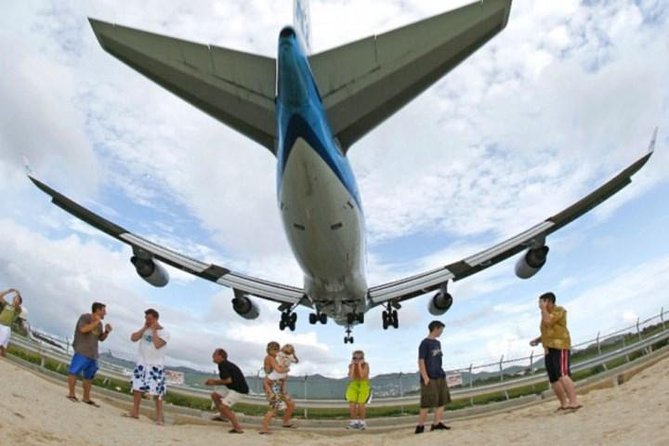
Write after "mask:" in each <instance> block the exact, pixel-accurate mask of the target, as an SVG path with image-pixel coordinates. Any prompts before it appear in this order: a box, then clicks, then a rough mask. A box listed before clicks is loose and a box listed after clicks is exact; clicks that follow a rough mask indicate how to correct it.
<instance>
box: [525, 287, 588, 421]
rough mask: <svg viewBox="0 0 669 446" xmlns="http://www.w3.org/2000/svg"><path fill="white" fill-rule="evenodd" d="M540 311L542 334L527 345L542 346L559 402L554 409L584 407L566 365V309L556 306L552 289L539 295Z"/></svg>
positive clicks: (549, 377) (567, 346)
mask: <svg viewBox="0 0 669 446" xmlns="http://www.w3.org/2000/svg"><path fill="white" fill-rule="evenodd" d="M539 310H540V311H541V324H540V326H539V329H540V331H541V336H539V337H537V338H535V339H532V340H531V341H530V345H531V346H532V347H535V346H537V345H539V343H541V344H543V346H544V353H545V357H544V361H545V364H546V373H547V374H548V381H550V383H551V387H552V388H553V392H554V393H555V396H557V398H558V400H559V401H560V407H558V409H557V410H578V409H580V408H581V407H583V406H582V405H581V403H580V402H579V401H578V397H577V396H576V386H575V385H574V381H572V379H571V370H570V368H569V349H570V348H571V337H570V336H569V330H568V329H567V310H565V309H564V308H563V307H561V306H558V305H555V294H553V293H551V292H548V293H544V294H542V295H541V296H539Z"/></svg>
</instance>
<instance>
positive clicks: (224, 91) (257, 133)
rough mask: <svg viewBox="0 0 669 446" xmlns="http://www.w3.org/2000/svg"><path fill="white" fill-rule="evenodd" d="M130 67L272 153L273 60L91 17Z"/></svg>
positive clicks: (106, 42) (105, 42) (103, 39)
mask: <svg viewBox="0 0 669 446" xmlns="http://www.w3.org/2000/svg"><path fill="white" fill-rule="evenodd" d="M90 23H91V26H92V27H93V30H94V31H95V34H96V36H97V38H98V41H99V42H100V45H102V47H103V48H104V49H105V50H106V51H107V52H109V53H110V54H112V55H113V56H115V57H116V58H118V59H120V60H121V61H123V62H124V63H126V64H127V65H129V66H130V67H132V68H134V69H135V70H137V71H138V72H140V73H142V74H143V75H144V76H146V77H148V78H149V79H151V80H152V81H154V82H156V83H157V84H159V85H161V86H162V87H164V88H166V89H167V90H169V91H171V92H172V93H174V94H176V95H177V96H179V97H181V98H182V99H184V100H186V101H187V102H189V103H190V104H191V105H193V106H195V107H197V108H199V109H200V110H202V111H204V112H205V113H207V114H209V115H211V116H212V117H214V118H215V119H217V120H219V121H221V122H223V123H224V124H226V125H228V126H230V127H232V128H233V129H235V130H237V131H238V132H240V133H242V134H243V135H245V136H247V137H249V138H251V139H253V140H254V141H256V142H258V143H259V144H261V145H263V146H264V147H266V148H268V149H269V150H270V151H272V152H274V139H275V136H276V129H275V122H274V93H275V92H274V89H275V70H276V63H275V60H274V59H272V58H269V57H263V56H258V55H255V54H249V53H244V52H241V51H235V50H231V49H227V48H222V47H216V46H209V45H202V44H198V43H193V42H189V41H186V40H181V39H176V38H173V37H168V36H163V35H159V34H154V33H150V32H147V31H141V30H137V29H133V28H128V27H124V26H120V25H115V24H112V23H107V22H102V21H99V20H94V19H90Z"/></svg>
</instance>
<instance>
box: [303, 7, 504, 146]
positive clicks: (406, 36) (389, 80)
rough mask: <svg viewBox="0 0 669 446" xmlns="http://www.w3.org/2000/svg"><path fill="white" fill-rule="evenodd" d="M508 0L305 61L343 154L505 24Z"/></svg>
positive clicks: (437, 18) (452, 13)
mask: <svg viewBox="0 0 669 446" xmlns="http://www.w3.org/2000/svg"><path fill="white" fill-rule="evenodd" d="M510 8H511V0H485V1H479V2H477V3H474V4H471V5H467V6H463V7H461V8H458V9H456V10H453V11H449V12H446V13H444V14H441V15H437V16H434V17H431V18H428V19H425V20H422V21H420V22H417V23H414V24H411V25H408V26H405V27H402V28H398V29H396V30H393V31H390V32H387V33H384V34H381V35H379V36H375V37H369V38H366V39H362V40H359V41H357V42H353V43H350V44H348V45H344V46H341V47H338V48H335V49H332V50H329V51H326V52H323V53H320V54H316V55H314V56H312V57H310V59H309V63H310V65H311V68H312V71H313V73H314V77H315V79H316V82H317V84H318V86H319V89H320V93H321V96H322V98H323V104H324V106H325V108H326V111H327V114H328V117H329V119H330V123H331V124H332V130H333V133H334V134H335V136H336V137H337V138H338V139H339V141H340V144H341V145H342V147H344V148H345V150H348V148H349V147H350V146H351V145H352V144H353V143H354V142H355V141H357V140H358V139H360V138H361V137H362V136H364V135H365V134H366V133H367V132H369V131H370V130H371V129H373V128H374V127H376V126H377V125H378V124H380V123H381V122H383V121H384V120H385V119H387V118H388V117H389V116H391V115H392V114H394V113H395V112H396V111H397V110H399V109H400V108H402V107H403V106H404V105H406V104H407V103H408V102H410V101H411V100H412V99H413V98H415V97H416V96H417V95H418V94H420V93H421V92H423V91H424V90H425V89H426V88H428V87H429V86H430V85H432V84H433V83H434V82H436V81H437V80H439V79H440V78H441V77H443V76H444V75H445V74H446V73H448V72H449V71H450V70H452V69H453V68H454V67H455V66H457V65H458V64H459V63H460V62H462V61H463V60H464V59H466V58H467V57H468V56H470V55H471V54H472V53H474V52H475V51H476V50H477V49H478V48H480V47H481V46H482V45H483V44H484V43H486V42H487V41H488V40H490V39H491V38H492V37H493V36H494V35H495V34H497V33H498V32H500V31H501V30H502V29H503V28H504V27H505V26H506V23H507V20H508V16H509V11H510Z"/></svg>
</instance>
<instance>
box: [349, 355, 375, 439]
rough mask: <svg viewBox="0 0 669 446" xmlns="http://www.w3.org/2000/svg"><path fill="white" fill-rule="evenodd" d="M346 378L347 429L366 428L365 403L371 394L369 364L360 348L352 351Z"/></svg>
mask: <svg viewBox="0 0 669 446" xmlns="http://www.w3.org/2000/svg"><path fill="white" fill-rule="evenodd" d="M348 378H349V379H350V380H351V381H349V383H348V386H346V401H348V411H349V414H350V415H351V420H350V421H349V423H348V426H346V428H347V429H361V430H365V429H367V422H366V421H365V415H366V408H365V404H367V403H368V402H369V398H370V397H371V396H372V389H371V387H370V386H369V364H368V363H367V362H365V353H364V352H363V351H362V350H356V351H354V352H353V357H352V359H351V363H350V364H349V365H348Z"/></svg>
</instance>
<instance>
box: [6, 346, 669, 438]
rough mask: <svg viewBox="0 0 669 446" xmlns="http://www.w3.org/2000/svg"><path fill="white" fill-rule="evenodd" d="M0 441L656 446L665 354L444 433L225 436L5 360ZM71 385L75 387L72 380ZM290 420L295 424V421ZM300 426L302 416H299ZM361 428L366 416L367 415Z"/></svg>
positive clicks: (665, 402) (250, 432) (217, 426)
mask: <svg viewBox="0 0 669 446" xmlns="http://www.w3.org/2000/svg"><path fill="white" fill-rule="evenodd" d="M0 377H1V378H0V379H2V385H0V444H2V445H12V446H13V445H21V446H23V445H70V446H78V445H87V446H96V445H100V446H112V445H113V446H125V445H133V444H159V445H193V446H198V445H207V446H211V445H212V444H220V443H221V442H222V441H223V442H227V441H230V442H234V443H235V445H236V446H243V445H283V444H299V445H301V446H306V445H354V444H355V445H359V444H361V442H364V444H365V445H406V444H418V442H419V441H420V444H421V445H425V446H429V445H437V444H439V445H442V444H444V443H445V442H448V443H449V444H459V445H487V444H491V445H492V444H495V445H503V444H514V445H536V444H544V443H546V442H550V443H551V444H553V443H554V444H589V445H604V444H606V445H631V444H644V445H661V444H662V445H666V444H668V443H667V442H668V441H669V440H668V439H669V423H667V420H668V419H669V357H665V358H664V359H662V360H660V361H659V362H657V363H656V364H654V365H652V366H650V367H648V368H646V369H644V370H642V371H641V372H639V373H638V374H636V375H634V376H633V377H632V378H631V379H630V380H629V381H628V382H625V383H624V384H622V385H619V386H613V387H609V388H604V389H598V390H591V391H589V392H588V393H586V394H582V393H581V399H582V402H583V404H584V407H583V408H582V409H580V410H579V411H577V412H574V413H566V414H565V413H557V412H555V409H556V407H557V403H556V401H555V400H553V399H549V400H547V401H545V402H542V403H541V404H538V405H534V406H531V407H525V408H521V409H516V410H510V411H508V412H504V413H498V414H495V415H489V416H482V417H478V418H475V419H469V420H456V421H453V422H449V424H451V426H452V427H453V429H452V430H451V431H447V432H432V433H429V432H428V433H425V434H422V435H420V436H416V435H414V434H413V430H412V429H411V428H408V429H407V428H406V427H404V428H402V429H401V430H397V429H392V428H390V429H389V428H384V429H383V430H376V429H370V430H368V431H366V432H351V431H346V430H345V429H344V424H345V423H344V422H342V430H341V433H339V432H337V433H334V434H333V433H331V432H327V433H323V432H319V431H318V430H317V429H311V428H309V427H307V426H306V425H305V426H303V427H302V429H299V428H298V429H282V428H281V427H279V426H278V425H277V426H275V427H273V433H272V435H258V429H257V426H256V425H253V426H245V430H246V432H245V433H244V434H243V435H233V434H228V433H227V431H228V428H229V425H228V424H227V423H207V422H205V423H198V422H197V421H196V420H194V421H193V423H188V422H185V423H180V424H167V425H165V426H156V425H155V424H154V423H153V422H152V421H151V420H150V419H149V418H147V417H144V416H142V417H141V418H140V419H139V420H134V419H130V418H124V417H122V416H121V413H122V412H123V409H121V408H120V407H118V406H117V405H114V404H113V403H112V402H110V401H107V400H106V399H105V398H104V397H101V396H98V395H96V393H95V389H93V396H94V398H95V397H97V398H95V399H96V400H97V401H98V402H99V403H100V404H101V407H100V408H95V407H91V406H88V405H86V404H83V403H73V402H70V401H69V400H67V399H66V398H65V395H66V389H65V388H66V384H65V382H63V383H62V385H59V384H57V383H54V382H52V381H49V380H47V379H45V378H44V377H43V376H40V375H39V374H38V373H36V372H32V371H30V370H27V369H25V368H23V367H20V366H17V365H15V364H14V363H12V362H10V361H8V360H0ZM77 391H78V392H80V386H78V388H77ZM299 422H300V421H299V420H297V423H298V424H299ZM305 424H306V423H305ZM369 424H370V426H373V425H374V420H373V419H372V420H370V421H369Z"/></svg>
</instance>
